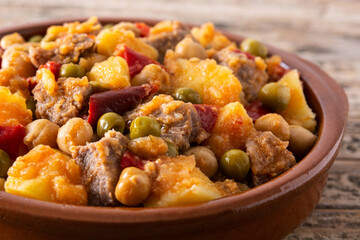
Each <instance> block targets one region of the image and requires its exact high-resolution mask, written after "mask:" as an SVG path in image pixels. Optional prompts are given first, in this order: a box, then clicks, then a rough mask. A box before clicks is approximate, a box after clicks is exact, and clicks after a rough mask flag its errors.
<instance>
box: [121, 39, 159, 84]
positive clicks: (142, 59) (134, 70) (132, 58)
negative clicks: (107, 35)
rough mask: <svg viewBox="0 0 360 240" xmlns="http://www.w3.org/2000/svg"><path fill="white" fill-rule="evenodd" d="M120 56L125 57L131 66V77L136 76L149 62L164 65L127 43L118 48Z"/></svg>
mask: <svg viewBox="0 0 360 240" xmlns="http://www.w3.org/2000/svg"><path fill="white" fill-rule="evenodd" d="M116 51H117V52H118V56H120V57H122V58H124V59H125V60H126V62H127V64H128V66H129V73H130V77H133V76H135V75H136V74H138V73H139V72H141V70H142V69H143V68H144V67H145V66H146V65H148V64H157V65H159V66H161V67H163V66H162V65H161V64H160V63H158V62H157V61H155V60H152V59H151V58H148V57H147V56H145V55H143V54H141V53H138V52H136V51H134V50H132V49H131V48H128V47H127V46H126V45H121V46H120V47H119V48H118V49H117V50H116Z"/></svg>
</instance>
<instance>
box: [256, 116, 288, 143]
mask: <svg viewBox="0 0 360 240" xmlns="http://www.w3.org/2000/svg"><path fill="white" fill-rule="evenodd" d="M255 129H256V130H258V131H270V132H272V133H273V134H274V135H275V136H276V137H278V138H279V139H280V140H282V141H289V139H290V126H289V124H288V123H287V122H286V121H285V119H284V118H283V117H282V116H281V115H279V114H276V113H269V114H266V115H264V116H261V117H260V118H258V119H257V120H256V121H255Z"/></svg>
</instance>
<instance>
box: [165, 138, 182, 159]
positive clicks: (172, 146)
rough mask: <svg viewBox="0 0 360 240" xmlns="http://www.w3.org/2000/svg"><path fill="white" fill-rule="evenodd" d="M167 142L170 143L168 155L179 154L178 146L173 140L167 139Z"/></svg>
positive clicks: (174, 155)
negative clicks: (168, 140)
mask: <svg viewBox="0 0 360 240" xmlns="http://www.w3.org/2000/svg"><path fill="white" fill-rule="evenodd" d="M165 142H166V144H167V145H168V151H167V155H168V156H169V157H176V156H177V155H179V150H178V147H177V146H176V145H175V144H173V143H171V142H167V141H165Z"/></svg>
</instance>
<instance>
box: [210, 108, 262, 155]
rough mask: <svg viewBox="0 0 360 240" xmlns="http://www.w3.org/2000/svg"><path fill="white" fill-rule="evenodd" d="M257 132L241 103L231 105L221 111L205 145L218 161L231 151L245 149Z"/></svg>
mask: <svg viewBox="0 0 360 240" xmlns="http://www.w3.org/2000/svg"><path fill="white" fill-rule="evenodd" d="M254 131H255V129H254V127H253V121H252V119H251V118H250V117H249V116H248V115H247V113H246V110H245V109H244V107H243V105H242V104H241V103H239V102H234V103H229V104H228V105H226V106H225V107H223V108H221V109H220V110H219V116H218V118H217V120H216V123H215V126H214V128H213V130H212V132H211V136H210V138H208V139H207V140H206V141H205V144H207V145H209V146H210V149H211V150H212V151H213V152H214V153H215V155H216V157H217V158H218V159H220V158H221V156H222V155H223V154H224V153H225V152H226V151H228V150H230V149H245V143H246V141H247V139H248V138H249V136H251V134H252V133H253V132H254Z"/></svg>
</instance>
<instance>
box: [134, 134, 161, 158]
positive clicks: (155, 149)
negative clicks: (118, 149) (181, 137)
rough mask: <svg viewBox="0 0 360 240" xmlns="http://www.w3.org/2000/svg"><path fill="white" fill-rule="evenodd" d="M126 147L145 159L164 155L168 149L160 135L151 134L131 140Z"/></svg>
mask: <svg viewBox="0 0 360 240" xmlns="http://www.w3.org/2000/svg"><path fill="white" fill-rule="evenodd" d="M128 148H129V150H130V151H132V152H133V153H136V155H138V156H139V157H142V158H145V159H147V158H153V157H157V156H161V155H165V154H166V153H167V151H168V145H167V144H166V142H165V141H164V140H163V139H162V138H161V137H155V136H153V135H150V136H147V137H140V138H136V139H133V140H131V141H130V143H129V145H128Z"/></svg>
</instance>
